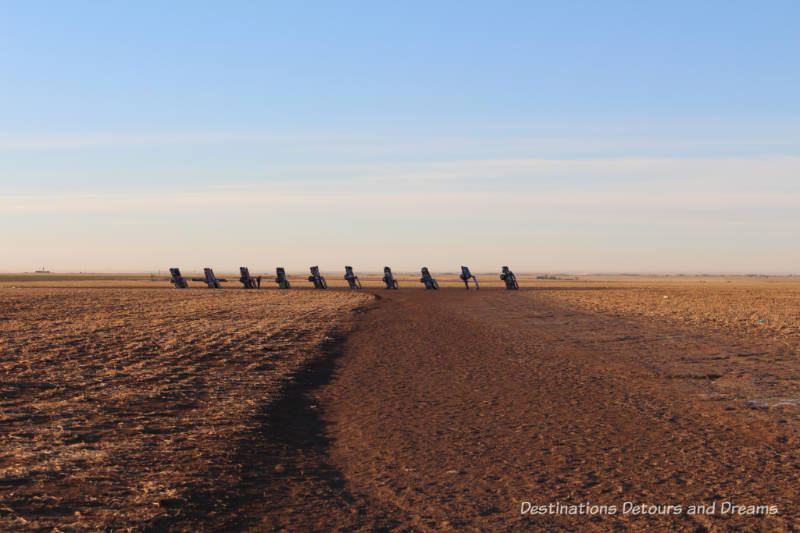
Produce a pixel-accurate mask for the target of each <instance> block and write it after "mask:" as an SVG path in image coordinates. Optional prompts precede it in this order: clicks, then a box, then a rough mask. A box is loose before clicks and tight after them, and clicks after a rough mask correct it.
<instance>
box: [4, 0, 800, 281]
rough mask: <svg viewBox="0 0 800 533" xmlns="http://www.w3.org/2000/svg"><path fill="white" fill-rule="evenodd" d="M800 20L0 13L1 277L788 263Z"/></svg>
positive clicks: (602, 12) (210, 6) (470, 6)
mask: <svg viewBox="0 0 800 533" xmlns="http://www.w3.org/2000/svg"><path fill="white" fill-rule="evenodd" d="M798 20H800V4H798V3H797V2H755V1H754V2H732V1H726V2H663V3H655V2H549V3H544V2H482V3H481V2H436V3H433V2H402V3H401V2H397V3H389V2H336V3H334V2H303V3H302V5H301V3H295V2H199V1H195V2H168V3H167V2H135V3H130V2H114V1H112V2H104V3H99V2H78V1H75V2H22V1H19V2H9V1H2V0H0V71H2V77H0V223H2V227H3V231H2V233H0V249H2V250H3V254H2V261H0V271H29V270H32V269H34V268H38V267H41V266H45V267H47V268H50V269H51V270H57V271H155V270H158V269H161V270H165V269H166V268H168V267H170V266H181V267H183V268H185V269H186V270H187V271H188V270H198V269H200V268H202V267H203V266H213V267H215V268H216V269H218V270H220V271H232V270H235V269H236V268H237V267H238V266H240V265H249V266H250V268H251V271H257V272H260V271H268V270H269V271H271V270H273V269H274V267H275V266H278V265H282V266H285V267H287V268H288V269H290V270H301V269H304V268H307V266H308V265H310V264H319V265H320V267H321V268H322V269H323V270H325V271H333V272H335V271H338V270H342V267H343V265H345V264H352V265H354V266H356V268H357V269H360V270H379V269H380V268H381V267H383V265H385V264H389V265H392V266H393V267H394V268H396V269H397V270H412V269H417V268H419V267H420V266H422V265H427V266H429V267H431V268H432V269H437V270H448V271H453V270H455V269H457V267H458V266H459V265H461V264H468V265H470V266H471V267H472V269H473V270H475V271H484V270H498V269H499V267H500V266H501V265H503V264H509V265H511V266H512V268H513V269H514V270H517V271H550V272H553V271H562V272H601V271H602V272H732V273H746V272H769V273H798V272H800V247H798V242H800V209H798V208H800V98H799V97H798V95H800V60H799V59H798V58H800V32H798V31H797V21H798Z"/></svg>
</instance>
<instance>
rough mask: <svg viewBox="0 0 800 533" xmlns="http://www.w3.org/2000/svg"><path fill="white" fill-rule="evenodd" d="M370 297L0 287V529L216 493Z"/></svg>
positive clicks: (87, 522) (155, 513)
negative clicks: (281, 395)
mask: <svg viewBox="0 0 800 533" xmlns="http://www.w3.org/2000/svg"><path fill="white" fill-rule="evenodd" d="M367 299H368V296H362V295H354V294H348V293H345V292H329V293H325V294H319V293H313V292H311V291H298V292H296V293H291V294H286V293H280V292H278V291H269V292H268V291H261V292H254V291H253V292H246V291H229V292H226V293H222V292H221V291H220V292H213V291H199V290H198V291H174V290H171V289H169V288H166V289H162V290H158V289H133V290H131V289H80V288H75V289H48V288H30V287H29V288H24V289H16V290H15V289H1V290H0V329H1V330H2V334H0V413H2V414H0V428H1V429H2V430H1V431H0V530H9V529H13V528H15V527H16V528H19V529H22V530H29V529H34V530H36V529H40V530H46V531H50V530H51V529H52V528H54V527H58V528H60V529H62V530H96V529H98V528H105V527H112V528H127V527H135V528H141V527H145V526H151V527H157V526H158V524H159V523H160V522H159V520H164V519H165V518H168V517H169V516H172V515H175V514H176V513H178V512H186V510H187V508H188V507H191V506H192V505H210V506H211V507H214V508H219V509H222V508H224V506H225V500H226V497H227V496H226V491H227V489H228V487H230V486H231V485H233V484H235V483H237V482H238V477H239V475H240V469H241V464H240V463H239V462H237V461H238V460H237V457H236V454H237V450H238V449H239V448H240V447H241V446H242V445H241V443H240V441H241V440H243V439H244V440H247V439H250V438H252V435H253V432H254V431H255V430H257V429H258V428H259V427H260V421H259V416H260V415H261V414H262V413H263V410H264V409H265V408H266V407H267V406H268V405H269V404H270V403H272V402H273V401H276V398H277V394H278V392H279V391H280V390H281V388H282V387H283V384H284V382H285V381H287V380H291V379H292V375H293V373H294V372H296V371H298V370H300V369H302V368H303V367H304V365H305V364H307V363H308V361H309V360H310V359H312V358H313V357H317V356H319V354H320V353H321V352H326V351H327V350H328V349H329V347H330V346H332V345H333V344H334V343H335V338H336V336H337V335H341V334H343V333H344V332H345V331H346V330H347V329H348V328H349V327H350V324H349V323H348V321H349V320H350V319H351V310H352V309H353V308H354V307H357V306H358V305H360V304H361V303H363V302H364V301H365V300H367Z"/></svg>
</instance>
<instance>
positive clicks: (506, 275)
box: [169, 266, 519, 290]
mask: <svg viewBox="0 0 800 533" xmlns="http://www.w3.org/2000/svg"><path fill="white" fill-rule="evenodd" d="M310 271H311V275H309V276H308V281H310V282H311V283H313V284H314V288H315V289H327V288H328V282H327V281H326V280H325V277H324V276H323V275H322V274H320V271H319V267H318V266H312V267H310ZM169 273H170V283H172V285H173V286H174V287H175V288H177V289H187V288H189V281H188V280H187V279H186V278H184V277H183V275H182V274H181V270H180V269H179V268H170V269H169ZM239 273H240V277H239V282H240V283H242V285H244V288H245V289H260V288H261V278H262V277H261V276H251V275H250V271H249V269H248V268H247V267H240V268H239ZM275 275H276V277H275V280H274V281H275V283H277V284H278V288H281V289H291V288H292V284H291V283H289V280H288V279H287V278H286V271H285V270H284V269H283V267H278V268H276V269H275ZM459 278H460V279H461V280H462V281H463V282H464V287H466V288H467V290H469V285H470V283H469V282H470V280H472V282H473V283H474V284H475V289H476V290H477V289H480V285H479V284H478V278H477V277H475V275H474V274H473V273H472V272H470V271H469V267H465V266H462V267H461V275H460V276H459ZM190 279H191V281H201V282H203V283H205V284H206V285H207V286H208V288H209V289H221V288H222V283H225V282H227V281H228V280H226V279H224V278H218V277H217V276H216V275H215V274H214V270H213V269H211V268H204V269H203V277H202V278H190ZM344 279H345V280H347V283H348V286H349V287H350V288H351V289H355V290H357V289H361V288H362V285H361V280H359V279H358V276H357V275H356V274H355V272H353V267H351V266H346V267H344ZM500 279H502V280H503V281H504V282H505V284H506V289H510V290H516V289H519V284H518V283H517V277H516V276H515V275H514V273H513V272H511V270H509V268H508V267H507V266H504V267H503V269H502V272H501V273H500ZM381 281H382V282H383V283H384V284H385V286H386V288H387V289H398V288H399V285H398V283H397V280H396V279H395V278H394V275H393V274H392V269H391V268H389V267H388V266H387V267H384V268H383V278H381ZM419 281H420V283H424V284H425V288H426V289H429V290H438V289H439V282H438V281H436V279H435V278H434V277H433V276H431V273H430V271H429V270H428V267H422V277H421V278H420V280H419Z"/></svg>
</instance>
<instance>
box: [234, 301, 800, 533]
mask: <svg viewBox="0 0 800 533" xmlns="http://www.w3.org/2000/svg"><path fill="white" fill-rule="evenodd" d="M382 296H383V299H382V300H381V302H379V305H377V306H375V307H374V308H373V309H371V310H370V311H369V312H366V313H364V314H363V315H361V316H360V317H359V323H360V326H359V328H358V331H357V332H356V333H355V334H354V335H352V336H351V337H350V338H349V339H348V340H347V341H346V342H345V344H344V345H343V353H342V354H341V357H339V358H337V360H336V363H335V368H336V370H335V371H334V373H333V377H332V379H330V376H328V377H324V379H316V381H313V380H312V381H313V383H312V382H310V381H309V382H307V383H306V387H307V389H306V390H305V392H303V393H302V401H301V396H296V397H295V400H296V401H293V402H289V404H287V405H286V406H285V410H284V413H286V414H287V416H285V417H284V418H283V422H284V423H282V424H272V426H270V427H271V428H272V431H273V436H276V435H279V434H284V436H285V434H286V433H290V434H293V435H294V436H295V438H294V439H293V440H292V439H289V440H287V439H285V438H282V439H278V440H281V441H282V444H281V445H280V450H279V453H278V452H276V449H275V448H274V447H273V449H272V451H271V452H270V450H264V456H269V455H270V453H272V456H271V458H270V459H268V460H266V463H268V464H267V465H266V466H265V467H264V469H262V471H269V476H268V477H269V480H268V481H269V483H268V484H269V486H270V488H269V489H268V490H267V492H265V493H264V498H263V499H262V500H261V501H260V502H253V503H252V506H253V507H252V509H249V510H248V509H246V508H242V509H240V510H241V512H242V513H245V514H249V513H251V512H254V513H256V514H259V515H260V516H262V517H263V518H262V520H261V522H260V523H258V524H251V525H252V526H253V527H255V528H257V529H263V528H269V529H280V528H286V529H289V530H301V529H303V530H314V529H317V530H326V529H329V528H331V527H337V526H338V527H344V528H350V529H376V528H377V529H395V528H396V529H399V530H408V529H414V530H440V529H445V530H446V529H450V528H453V529H459V530H483V531H500V530H536V529H542V528H547V529H551V530H559V529H563V530H575V529H576V528H578V529H581V530H589V531H591V530H597V531H607V530H618V529H620V528H621V529H626V528H636V529H639V528H643V527H650V528H655V529H656V530H658V529H660V528H663V529H664V530H676V529H677V530H690V531H695V530H701V531H702V530H705V529H708V530H712V531H713V530H717V529H728V528H734V527H738V528H743V529H744V530H764V531H776V530H791V528H792V525H793V524H795V523H796V522H797V520H798V519H800V512H798V511H799V509H798V505H797V503H796V502H797V501H800V489H799V485H798V479H799V478H800V461H798V459H799V457H798V456H799V455H800V454H798V446H797V444H798V416H797V412H796V410H795V411H791V410H789V411H776V410H771V411H759V410H754V409H751V408H748V406H747V403H746V402H745V401H743V400H742V399H741V398H735V397H732V398H727V397H720V395H718V394H715V393H714V388H713V383H714V382H715V381H716V380H718V379H720V377H721V376H720V375H719V374H715V373H714V368H717V367H718V366H719V363H718V361H717V360H719V359H722V358H721V357H718V356H715V355H718V354H721V353H723V354H724V353H733V352H736V353H738V352H741V350H742V349H743V348H746V347H747V342H746V339H744V340H743V339H733V338H704V337H702V336H699V335H698V332H696V331H695V332H692V331H690V330H686V331H678V330H675V329H668V328H667V327H666V326H659V325H657V324H654V323H647V322H636V321H627V322H621V321H620V320H618V319H614V320H612V319H610V318H609V319H606V318H604V317H602V316H597V315H592V314H587V313H581V312H576V311H572V310H569V309H567V308H564V307H554V306H552V304H549V305H550V307H547V306H546V304H545V303H544V302H543V301H541V299H539V298H537V296H536V294H535V293H534V292H525V291H522V292H520V293H512V292H505V291H499V290H488V291H481V292H480V293H475V292H473V291H470V292H469V293H468V292H466V291H456V290H443V291H440V292H438V293H432V292H431V293H428V292H424V291H407V292H397V293H382ZM758 348H759V353H764V351H765V350H769V349H770V347H768V346H767V347H765V346H758ZM317 378H319V376H317ZM328 381H330V382H329V383H328ZM309 391H310V392H309ZM292 410H294V412H293V411H292ZM290 413H293V416H288V415H289V414H290ZM303 427H306V428H311V429H310V431H309V432H306V433H305V434H304V432H303V430H302V428H303ZM266 431H267V433H268V434H269V430H266ZM268 434H267V435H265V436H266V437H267V438H269V436H268ZM276 438H277V437H276ZM265 481H267V480H266V479H264V478H263V477H262V478H261V479H260V480H258V479H253V480H252V483H253V486H262V487H263V486H264V482H265ZM267 500H268V502H269V503H265V502H266V501H267ZM523 501H529V502H532V503H533V504H535V505H547V504H548V503H551V502H561V503H563V504H580V503H586V502H589V503H591V504H601V505H615V506H616V507H617V510H618V514H616V515H611V516H609V515H605V516H586V515H583V516H565V515H560V516H559V515H544V516H521V514H520V510H521V503H522V502H523ZM628 501H629V502H633V503H635V504H657V505H667V504H673V505H681V506H682V513H681V514H679V515H651V516H644V517H643V516H633V515H630V514H628V515H622V506H623V504H624V502H628ZM715 501H716V509H715V511H716V513H715V514H714V515H711V516H708V515H695V516H689V515H688V514H687V510H688V506H689V505H691V504H712V503H714V502H715ZM726 501H730V502H733V503H734V504H737V505H744V506H747V505H759V504H765V505H775V506H777V508H778V511H779V514H777V515H775V516H767V517H752V516H747V515H742V516H740V515H736V514H732V513H730V512H729V513H726V514H724V515H723V514H721V512H722V502H726ZM265 506H266V507H267V508H265Z"/></svg>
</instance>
